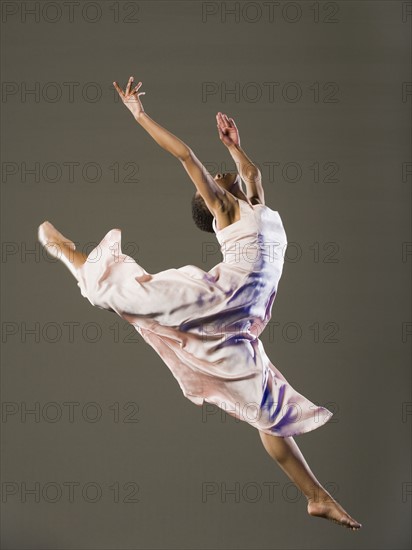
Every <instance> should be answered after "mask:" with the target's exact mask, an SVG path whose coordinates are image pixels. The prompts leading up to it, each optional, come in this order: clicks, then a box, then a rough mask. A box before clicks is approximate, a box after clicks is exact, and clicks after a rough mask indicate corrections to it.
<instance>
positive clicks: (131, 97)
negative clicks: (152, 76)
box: [113, 76, 146, 118]
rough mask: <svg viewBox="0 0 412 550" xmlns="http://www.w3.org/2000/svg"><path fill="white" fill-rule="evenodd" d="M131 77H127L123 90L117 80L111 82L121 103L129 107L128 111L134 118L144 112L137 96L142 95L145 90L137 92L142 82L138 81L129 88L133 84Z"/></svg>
mask: <svg viewBox="0 0 412 550" xmlns="http://www.w3.org/2000/svg"><path fill="white" fill-rule="evenodd" d="M133 80H134V79H133V77H132V76H131V77H130V78H129V81H128V83H127V86H126V90H125V91H124V92H123V90H122V89H121V88H120V86H119V85H118V83H117V82H113V86H114V87H115V88H116V90H117V91H118V93H119V96H120V98H121V100H122V101H123V103H124V104H125V105H126V107H127V108H128V109H129V111H130V112H131V113H132V115H133V116H134V117H135V118H138V117H139V116H140V115H141V114H142V113H144V109H143V105H142V102H141V101H140V99H139V96H141V95H144V94H145V93H146V92H139V93H137V92H138V90H139V89H140V87H141V86H142V82H139V83H138V84H137V86H135V87H134V88H133V90H131V87H132V85H133Z"/></svg>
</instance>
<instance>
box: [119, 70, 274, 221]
mask: <svg viewBox="0 0 412 550" xmlns="http://www.w3.org/2000/svg"><path fill="white" fill-rule="evenodd" d="M113 85H114V87H115V88H116V90H117V92H118V94H119V96H120V97H121V99H122V101H123V103H124V105H125V106H126V107H127V108H128V109H129V111H130V112H131V113H132V115H133V117H134V118H135V120H136V122H138V123H139V124H140V126H142V127H143V128H144V129H145V130H146V131H147V132H148V134H149V135H150V136H151V137H152V138H153V139H154V140H155V141H156V143H157V144H158V145H160V147H162V148H163V149H165V150H166V151H167V152H168V153H170V154H172V155H173V156H174V157H176V158H177V159H178V160H179V161H180V162H181V163H182V165H183V167H184V169H185V170H186V172H187V173H188V175H189V177H190V178H191V180H192V182H193V183H194V185H195V186H196V189H197V191H196V192H197V193H199V194H200V195H201V196H202V198H203V200H204V201H205V204H206V206H207V207H208V209H209V211H210V212H211V214H212V215H213V216H214V217H215V218H216V223H217V225H218V227H219V229H223V228H224V227H227V226H228V225H230V224H232V223H234V222H236V221H238V220H239V218H240V209H239V204H238V200H245V201H246V202H248V203H249V204H264V194H263V188H262V183H261V176H260V172H259V169H258V168H257V167H256V166H255V165H254V164H253V163H252V161H251V160H250V158H249V157H248V156H247V155H246V153H245V152H244V151H243V150H242V148H241V147H240V138H239V131H238V129H237V127H236V124H235V122H234V120H233V119H229V118H228V117H227V116H226V115H224V114H222V113H220V112H219V113H218V114H217V115H216V122H217V127H218V132H219V137H220V139H221V141H222V143H224V145H225V146H226V147H227V148H228V150H229V152H230V154H231V155H232V158H233V160H234V161H235V163H236V165H237V167H238V173H228V174H216V176H215V177H212V176H211V175H210V174H209V172H208V171H207V170H206V168H205V167H204V166H203V164H202V163H201V162H200V161H199V159H198V158H197V156H196V155H195V154H194V152H193V151H192V149H191V148H190V147H189V146H188V145H187V144H186V143H184V142H183V141H182V140H181V139H179V138H178V137H177V136H175V135H173V134H172V133H171V132H169V131H168V130H166V128H163V127H162V126H161V125H160V124H158V123H157V122H155V121H154V120H153V119H152V118H151V117H149V116H148V114H147V113H146V112H145V110H144V108H143V105H142V102H141V100H140V96H141V95H143V94H144V93H145V92H139V90H140V88H141V86H142V82H139V83H138V84H137V85H136V86H134V79H133V77H130V78H129V80H128V83H127V86H126V89H125V90H124V91H123V90H122V89H121V88H120V86H119V85H118V83H117V82H113ZM242 180H243V181H244V182H245V184H246V188H247V193H246V194H245V193H244V192H243V191H242V189H241V181H242Z"/></svg>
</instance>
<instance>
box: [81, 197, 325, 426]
mask: <svg viewBox="0 0 412 550" xmlns="http://www.w3.org/2000/svg"><path fill="white" fill-rule="evenodd" d="M239 206H240V216H241V217H240V219H239V220H238V221H237V222H235V223H232V224H231V225H228V226H227V227H224V228H223V229H220V230H219V229H217V227H216V219H214V220H213V229H214V231H215V234H216V238H217V240H218V242H219V244H220V247H221V252H222V256H223V261H221V262H220V263H218V264H217V265H216V266H215V267H213V268H212V269H211V270H210V271H207V272H206V271H203V270H202V269H200V268H198V267H196V266H194V265H186V266H183V267H180V268H171V269H166V270H165V271H161V272H159V273H154V274H151V273H148V272H147V271H146V270H145V269H144V268H143V267H142V266H140V265H139V264H138V263H136V261H135V260H134V259H133V258H131V257H130V256H127V255H126V254H123V253H122V250H121V230H120V229H112V230H111V231H109V232H108V233H107V234H106V235H105V237H104V238H103V239H102V241H101V242H100V243H99V245H98V246H97V247H96V248H95V249H94V250H92V251H91V252H90V254H89V255H88V258H87V260H86V262H85V263H84V264H83V265H82V266H81V267H80V268H79V269H78V286H79V287H80V291H81V293H82V295H83V296H84V297H85V298H87V299H88V300H89V301H90V302H91V304H93V305H94V306H96V307H99V308H103V309H107V310H109V311H112V312H115V313H117V314H118V315H119V316H120V317H122V318H123V319H125V320H126V321H128V322H129V323H130V324H132V325H133V326H134V327H135V329H136V330H137V331H138V332H139V334H140V335H141V336H142V337H143V338H144V340H145V341H146V342H147V343H148V344H149V345H150V346H151V347H152V348H153V349H154V350H155V351H156V352H157V353H158V355H159V356H160V357H161V358H162V360H163V361H164V363H165V364H166V365H167V366H168V367H169V369H170V370H171V372H172V374H173V376H174V377H175V378H176V380H177V382H178V383H179V386H180V388H181V389H182V392H183V394H184V395H185V397H187V398H188V399H190V400H191V401H192V402H193V403H195V404H196V405H202V404H203V402H204V401H206V402H208V403H213V404H215V405H217V406H218V407H220V408H221V409H223V410H225V411H226V412H227V413H228V414H231V415H232V416H234V417H236V418H238V419H240V420H243V421H245V422H248V423H249V424H251V425H252V426H254V427H255V428H257V429H259V430H261V431H263V432H265V433H268V434H271V435H275V436H281V437H288V436H294V435H298V434H302V433H305V432H309V431H311V430H314V429H316V428H318V427H320V426H321V425H323V424H324V423H325V422H327V421H328V420H329V419H330V418H331V416H332V412H331V411H329V410H328V409H326V408H324V407H321V406H318V405H315V404H314V403H312V402H311V401H309V400H308V399H307V398H306V397H304V396H303V395H301V394H300V393H298V392H297V391H296V390H295V389H294V388H293V387H292V386H291V385H290V384H289V383H288V382H287V380H286V379H285V377H284V376H283V375H282V374H281V373H280V372H279V370H278V369H277V368H276V367H275V366H274V365H273V364H272V363H271V361H270V360H269V358H268V356H267V355H266V353H265V350H264V347H263V344H262V342H261V340H260V339H259V336H260V334H261V332H262V331H263V330H264V328H265V327H266V325H267V323H268V322H269V320H270V318H271V309H272V305H273V302H274V300H275V296H276V293H277V289H278V284H279V280H280V278H281V275H282V270H283V263H284V254H285V250H286V246H287V238H286V233H285V230H284V228H283V224H282V220H281V217H280V215H279V213H278V212H277V211H274V210H272V209H270V208H269V207H268V206H266V205H262V204H256V205H253V206H252V205H250V204H249V203H247V202H246V201H243V200H239Z"/></svg>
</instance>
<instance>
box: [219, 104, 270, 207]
mask: <svg viewBox="0 0 412 550" xmlns="http://www.w3.org/2000/svg"><path fill="white" fill-rule="evenodd" d="M216 122H217V128H218V132H219V137H220V139H221V141H222V142H223V143H224V144H225V145H226V147H227V149H228V151H229V153H230V154H231V156H232V158H233V160H234V161H235V163H236V166H237V169H238V171H239V175H240V177H241V178H242V180H243V181H244V182H245V184H246V196H247V198H248V199H249V200H250V202H251V203H252V204H265V194H264V191H263V186H262V175H261V173H260V170H259V168H258V167H257V166H256V165H255V164H253V162H252V161H251V160H250V158H249V157H248V156H247V155H246V153H245V152H244V151H243V149H242V148H241V146H240V136H239V130H238V129H237V126H236V124H235V121H234V120H233V118H228V117H227V116H226V115H224V114H222V113H220V112H219V113H218V114H217V115H216Z"/></svg>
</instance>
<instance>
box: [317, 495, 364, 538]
mask: <svg viewBox="0 0 412 550" xmlns="http://www.w3.org/2000/svg"><path fill="white" fill-rule="evenodd" d="M308 514H310V515H311V516H318V517H321V518H326V519H330V520H331V521H334V522H335V523H338V524H339V525H342V526H343V527H348V528H349V529H352V530H357V529H360V528H361V527H362V524H361V523H359V522H357V521H356V520H355V519H353V518H352V517H351V516H350V515H349V514H348V513H347V512H345V510H344V509H343V508H342V506H341V505H340V504H338V503H337V502H336V500H335V499H334V498H333V497H332V496H331V495H325V496H323V497H318V498H316V499H315V498H308Z"/></svg>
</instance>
